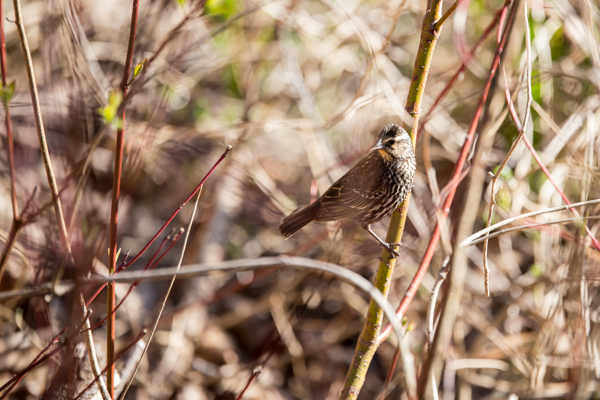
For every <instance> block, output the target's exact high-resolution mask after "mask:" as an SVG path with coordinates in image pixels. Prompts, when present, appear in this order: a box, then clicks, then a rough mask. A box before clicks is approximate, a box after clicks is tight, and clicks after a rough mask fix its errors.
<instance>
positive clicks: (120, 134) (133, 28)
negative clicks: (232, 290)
mask: <svg viewBox="0 0 600 400" xmlns="http://www.w3.org/2000/svg"><path fill="white" fill-rule="evenodd" d="M138 8H139V0H133V2H132V7H131V24H130V27H129V42H128V45H127V58H126V60H125V68H124V69H123V78H122V79H121V86H120V90H121V93H122V94H123V98H125V96H127V82H128V81H129V74H130V71H131V64H132V63H133V49H134V46H135V35H136V32H137V19H138ZM121 124H122V125H121V127H120V128H119V129H117V140H116V148H115V168H114V171H113V172H114V174H113V188H112V201H111V207H110V225H109V229H110V238H109V247H108V252H109V258H110V259H109V264H108V270H109V273H111V274H113V273H114V272H115V270H116V265H117V225H118V221H119V198H120V196H121V175H122V168H123V142H124V135H125V133H124V128H125V108H123V111H122V114H121ZM107 296H108V300H107V314H108V315H109V316H110V317H109V318H108V323H107V326H106V362H107V364H108V372H107V374H106V377H107V378H106V383H107V386H108V391H109V393H110V398H111V399H114V397H115V364H114V354H115V315H114V309H115V285H114V283H111V284H109V285H108V290H107Z"/></svg>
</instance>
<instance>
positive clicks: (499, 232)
mask: <svg viewBox="0 0 600 400" xmlns="http://www.w3.org/2000/svg"><path fill="white" fill-rule="evenodd" d="M589 220H600V216H591V217H585V219H583V218H581V217H579V218H565V219H559V220H556V221H549V222H541V223H539V224H528V225H521V226H516V227H514V228H508V229H503V230H501V231H497V232H494V233H490V234H488V235H486V236H485V237H482V238H479V239H476V240H473V241H472V242H470V243H468V244H466V245H465V246H462V247H469V246H473V245H476V244H479V243H481V242H483V241H485V240H487V239H488V238H489V239H492V238H494V237H496V236H501V235H505V234H507V233H510V232H516V231H522V230H525V229H532V228H538V227H542V226H547V225H555V224H564V223H566V222H575V221H577V222H581V223H582V224H583V223H584V222H585V221H589Z"/></svg>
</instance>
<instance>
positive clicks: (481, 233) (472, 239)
mask: <svg viewBox="0 0 600 400" xmlns="http://www.w3.org/2000/svg"><path fill="white" fill-rule="evenodd" d="M598 203H600V199H594V200H587V201H581V202H579V203H573V204H567V205H564V206H559V207H551V208H545V209H543V210H539V211H532V212H529V213H526V214H521V215H517V216H516V217H512V218H507V219H505V220H504V221H502V222H498V223H497V224H494V225H491V226H488V227H487V228H485V229H482V230H480V231H479V232H476V233H474V234H472V235H471V236H469V237H468V238H466V239H465V240H463V241H462V242H460V247H467V246H471V245H473V244H474V242H475V241H476V240H478V239H479V238H481V237H483V236H485V235H486V234H487V233H489V232H491V231H493V230H495V229H498V228H500V227H503V226H505V225H509V224H512V223H513V222H515V221H518V220H520V219H524V218H530V217H535V216H538V215H542V214H549V213H553V212H557V211H563V210H569V209H571V208H575V207H581V206H587V205H590V204H598Z"/></svg>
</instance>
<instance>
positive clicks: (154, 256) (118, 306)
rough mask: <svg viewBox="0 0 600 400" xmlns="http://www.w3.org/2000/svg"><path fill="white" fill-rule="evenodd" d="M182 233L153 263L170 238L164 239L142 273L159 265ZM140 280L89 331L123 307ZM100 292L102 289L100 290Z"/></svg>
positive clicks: (180, 232) (179, 235) (177, 235)
mask: <svg viewBox="0 0 600 400" xmlns="http://www.w3.org/2000/svg"><path fill="white" fill-rule="evenodd" d="M182 233H183V229H182V230H180V231H179V232H178V233H177V234H176V235H175V237H174V238H173V240H172V241H171V244H170V245H169V247H167V249H166V250H165V251H164V252H163V253H162V254H161V255H160V257H159V258H158V260H157V261H156V262H155V263H153V261H154V259H155V258H156V256H157V255H158V253H159V252H160V251H161V250H162V248H163V246H164V245H165V243H166V241H167V240H168V239H170V238H165V240H163V242H162V243H161V244H160V247H159V248H158V250H157V251H156V253H155V254H154V255H153V256H152V258H151V259H150V261H149V262H148V264H147V265H146V267H145V268H144V271H148V270H149V271H152V270H153V269H154V268H156V266H157V265H158V264H160V262H161V261H162V260H163V258H165V256H166V255H167V253H169V252H170V251H171V249H172V248H173V246H175V243H177V241H178V240H179V238H180V237H181V234H182ZM141 281H142V280H141V279H138V280H136V281H134V282H133V283H132V284H131V285H130V286H129V289H128V290H127V293H125V296H123V298H122V299H121V301H120V302H119V304H117V306H116V307H115V309H114V310H113V311H112V314H110V315H107V316H106V317H104V318H103V319H102V320H101V321H99V322H97V323H96V324H95V325H94V326H93V327H91V328H89V329H90V330H94V329H96V328H98V327H99V326H101V325H102V324H103V323H104V322H105V321H106V320H107V319H108V318H110V317H111V316H112V315H114V314H115V313H116V312H117V310H118V309H119V308H120V307H121V305H123V302H124V301H125V299H127V297H128V296H129V295H130V294H131V292H132V291H133V289H135V288H136V286H137V285H139V284H140V282H141ZM100 290H102V287H101V288H100ZM98 293H99V292H96V294H98ZM90 301H91V300H90Z"/></svg>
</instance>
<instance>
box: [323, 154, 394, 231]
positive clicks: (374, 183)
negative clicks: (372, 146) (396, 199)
mask: <svg viewBox="0 0 600 400" xmlns="http://www.w3.org/2000/svg"><path fill="white" fill-rule="evenodd" d="M383 171H384V167H383V165H382V160H381V159H380V158H379V155H377V154H376V153H374V152H373V153H371V154H369V155H368V156H367V157H365V158H363V159H362V160H361V161H360V162H359V163H358V164H356V165H355V166H354V167H353V168H352V169H351V170H350V171H348V172H347V173H346V174H345V175H344V176H342V177H341V178H340V179H339V180H338V181H337V182H335V183H334V184H333V185H331V187H330V188H329V189H327V191H326V192H325V193H324V194H323V196H321V199H320V201H321V205H322V207H321V210H320V211H319V214H318V216H317V219H318V220H321V221H334V220H339V219H352V218H354V217H356V216H358V215H360V214H362V213H364V212H365V211H367V210H369V209H370V208H372V207H373V206H374V205H375V204H376V203H377V202H378V201H379V199H380V198H381V196H382V195H383V185H384V179H383Z"/></svg>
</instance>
